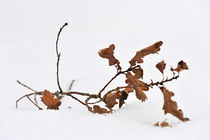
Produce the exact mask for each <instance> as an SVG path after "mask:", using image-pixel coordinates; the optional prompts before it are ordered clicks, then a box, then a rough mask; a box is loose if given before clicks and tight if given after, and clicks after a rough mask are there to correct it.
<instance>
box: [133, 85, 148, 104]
mask: <svg viewBox="0 0 210 140" xmlns="http://www.w3.org/2000/svg"><path fill="white" fill-rule="evenodd" d="M134 89H135V91H136V97H137V98H138V99H139V100H141V101H142V102H144V101H145V100H146V99H147V96H146V94H145V93H144V92H143V91H142V89H141V88H134Z"/></svg>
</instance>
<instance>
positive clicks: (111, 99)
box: [105, 92, 120, 109]
mask: <svg viewBox="0 0 210 140" xmlns="http://www.w3.org/2000/svg"><path fill="white" fill-rule="evenodd" d="M119 97H120V94H119V92H116V93H108V94H106V96H105V103H106V107H108V108H109V109H111V108H113V107H114V106H115V105H116V104H117V102H116V99H118V98H119Z"/></svg>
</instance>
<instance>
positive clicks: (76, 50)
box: [0, 0, 210, 140]
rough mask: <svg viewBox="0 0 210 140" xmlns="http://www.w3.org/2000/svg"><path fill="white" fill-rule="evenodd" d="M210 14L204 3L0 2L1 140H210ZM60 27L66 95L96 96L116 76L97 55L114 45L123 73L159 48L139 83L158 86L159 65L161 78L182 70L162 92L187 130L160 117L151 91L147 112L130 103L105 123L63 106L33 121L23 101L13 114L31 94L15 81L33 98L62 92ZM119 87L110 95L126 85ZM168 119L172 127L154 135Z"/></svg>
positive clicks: (157, 95) (33, 111) (158, 97)
mask: <svg viewBox="0 0 210 140" xmlns="http://www.w3.org/2000/svg"><path fill="white" fill-rule="evenodd" d="M209 13H210V2H209V1H208V0H176V1H168V0H159V1H157V0H141V1H140V0H104V1H98V0H77V1H73V0H66V1H65V0H59V1H52V0H45V1H43V0H34V1H33V0H30V1H29V0H18V1H15V0H1V1H0V17H1V22H0V47H1V55H0V65H1V70H0V77H1V80H0V85H1V93H0V95H1V96H0V97H1V101H0V110H1V111H0V138H1V140H12V139H15V140H26V139H29V140H47V139H50V140H58V139H59V140H61V139H72V140H74V139H78V140H79V139H91V140H95V139H97V140H98V139H100V140H107V139H109V140H118V139H119V140H130V139H132V140H135V139H136V140H139V139H147V140H149V139H156V140H159V139H160V140H168V139H170V140H177V139H178V140H186V139H189V140H197V139H201V140H209V139H210V135H209V130H210V92H209V86H210V85H209V84H210V83H209V79H210V74H209V69H210V63H209V62H208V61H209V59H210V55H209V53H210V49H209V46H210V41H209V37H210V28H209V25H210V14H209ZM65 22H68V23H69V26H67V27H66V28H65V29H64V31H63V32H62V35H61V39H60V42H59V46H60V48H59V49H60V51H61V53H62V55H61V65H60V79H61V86H62V88H63V89H67V88H68V86H69V84H70V82H71V80H73V79H75V80H76V82H75V84H74V86H73V90H76V91H84V92H90V93H97V92H98V91H99V90H100V89H101V88H102V87H103V85H104V84H105V83H106V82H107V81H108V80H109V79H110V78H111V77H112V76H113V75H114V74H115V72H116V70H115V68H114V67H109V66H108V62H107V61H106V60H105V59H101V58H100V57H99V56H98V54H97V51H98V50H100V49H102V48H105V47H108V46H109V45H110V44H112V43H114V44H115V45H116V49H115V56H116V58H117V59H119V60H120V62H121V64H122V67H123V68H124V69H126V68H127V67H128V66H129V63H128V60H130V59H131V58H132V57H133V56H134V55H135V52H136V51H137V50H140V49H142V48H144V47H146V46H148V45H151V44H153V43H155V42H156V41H159V40H162V41H163V42H164V44H163V46H162V48H161V51H160V53H159V55H150V56H147V57H145V58H144V61H145V63H144V64H143V65H142V67H143V69H144V71H145V75H144V78H145V80H146V81H147V82H148V81H149V80H150V79H151V78H153V79H154V81H156V80H160V79H161V78H162V75H161V73H160V72H159V71H158V70H157V69H156V68H155V64H156V63H157V62H160V61H161V60H163V59H164V60H165V62H166V63H167V64H168V66H167V69H170V66H174V67H175V66H176V64H177V62H178V61H180V60H184V61H186V62H187V64H188V66H189V71H184V72H182V73H181V76H180V78H179V79H178V80H177V81H173V82H170V83H168V84H167V87H168V89H169V90H170V91H173V92H174V93H175V96H174V97H173V99H174V100H175V101H177V103H178V107H179V108H181V109H182V110H183V112H184V115H185V116H186V117H189V118H190V120H191V121H189V122H185V123H182V122H180V121H179V120H178V119H176V118H175V117H173V116H171V115H164V112H163V110H162V105H163V96H162V93H161V92H160V90H159V89H157V88H154V89H153V90H150V91H149V92H146V94H147V96H148V100H147V102H143V103H142V102H140V101H139V100H137V99H135V94H132V93H131V96H129V98H128V100H127V101H126V104H125V105H124V106H123V107H122V109H121V110H118V109H117V108H115V110H116V111H115V112H114V113H113V114H110V115H97V114H92V113H90V112H88V111H87V109H86V108H84V107H83V106H81V105H80V104H78V103H77V102H75V101H73V100H72V99H71V98H66V99H64V100H63V101H62V105H61V109H60V110H59V111H50V110H44V111H39V110H37V108H36V107H35V106H33V105H32V104H31V103H29V101H28V100H26V99H24V100H22V101H21V102H20V104H19V109H18V110H17V109H16V108H15V101H16V100H17V99H18V98H19V97H20V96H22V95H24V94H26V93H30V92H31V91H29V90H27V89H26V88H24V87H21V86H20V85H18V84H17V83H16V80H20V81H22V82H23V83H25V84H27V85H29V86H30V87H32V88H34V89H36V90H39V91H42V90H44V89H48V90H50V91H56V90H57V89H58V88H57V85H56V53H55V40H56V35H57V32H58V30H59V28H60V27H61V26H62V25H63V24H64V23H65ZM166 75H171V74H170V73H169V72H168V73H166ZM123 78H124V77H119V79H116V80H115V81H114V82H113V84H112V85H110V86H109V87H108V89H111V88H112V87H116V86H118V85H122V84H123V83H124V81H123V80H122V79H123ZM42 106H43V107H44V105H42ZM68 107H71V108H68ZM164 119H167V121H168V122H169V123H170V124H171V125H172V127H168V128H157V127H154V126H153V124H154V123H156V122H157V121H163V120H164Z"/></svg>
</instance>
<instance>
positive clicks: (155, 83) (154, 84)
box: [147, 75, 179, 87]
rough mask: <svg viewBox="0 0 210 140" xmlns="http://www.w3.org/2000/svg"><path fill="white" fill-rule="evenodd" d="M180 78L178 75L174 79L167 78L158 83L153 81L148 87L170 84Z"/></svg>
mask: <svg viewBox="0 0 210 140" xmlns="http://www.w3.org/2000/svg"><path fill="white" fill-rule="evenodd" d="M178 78H179V75H177V76H175V75H173V77H172V78H170V79H168V78H166V79H165V80H164V79H163V80H162V81H157V82H153V81H151V83H150V84H147V86H148V87H153V86H159V85H163V84H164V83H167V82H170V81H172V80H175V79H178Z"/></svg>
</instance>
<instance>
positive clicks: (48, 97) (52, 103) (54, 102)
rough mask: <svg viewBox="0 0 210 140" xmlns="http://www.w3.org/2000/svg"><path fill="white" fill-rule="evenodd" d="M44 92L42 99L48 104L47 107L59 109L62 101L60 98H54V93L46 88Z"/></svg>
mask: <svg viewBox="0 0 210 140" xmlns="http://www.w3.org/2000/svg"><path fill="white" fill-rule="evenodd" d="M42 94H43V96H42V97H41V100H42V102H43V103H44V104H45V105H46V106H47V109H56V110H58V109H59V108H58V107H59V106H60V105H61V101H60V100H59V99H58V98H54V95H53V94H52V93H50V92H49V91H48V90H45V91H44V92H43V93H42Z"/></svg>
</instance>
